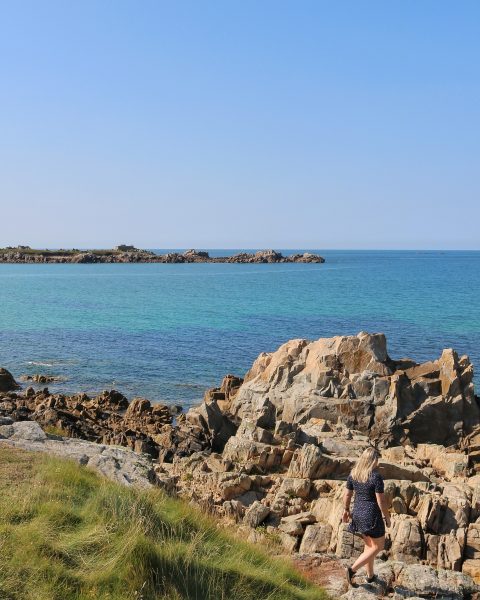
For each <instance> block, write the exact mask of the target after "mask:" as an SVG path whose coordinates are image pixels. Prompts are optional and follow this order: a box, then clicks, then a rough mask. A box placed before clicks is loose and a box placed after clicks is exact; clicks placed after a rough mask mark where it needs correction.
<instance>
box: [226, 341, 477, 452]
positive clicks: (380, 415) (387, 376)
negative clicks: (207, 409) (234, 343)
mask: <svg viewBox="0 0 480 600" xmlns="http://www.w3.org/2000/svg"><path fill="white" fill-rule="evenodd" d="M405 365H407V368H405ZM267 401H268V402H267ZM270 406H273V409H274V412H275V414H272V409H271V407H270ZM266 407H268V411H266V415H264V419H265V420H266V423H267V424H265V425H261V426H263V427H266V428H267V429H268V428H270V427H273V426H274V425H275V422H276V421H284V422H287V423H288V422H291V423H299V424H301V423H304V422H306V421H308V420H309V419H312V418H321V419H325V420H326V421H328V422H330V423H333V424H343V425H344V426H346V427H350V428H353V429H356V430H360V431H362V432H365V433H369V434H371V435H374V436H375V437H377V438H381V439H382V440H383V441H384V443H385V442H387V443H390V444H391V443H399V442H401V443H405V441H408V440H410V441H411V442H412V443H415V444H418V443H424V442H428V443H431V442H434V443H439V444H444V445H450V444H453V443H457V442H458V441H459V440H460V439H461V438H462V436H464V435H465V434H467V433H469V432H471V431H472V430H473V428H474V427H475V426H476V425H477V424H478V422H479V409H478V406H477V404H476V402H475V399H474V392H473V385H472V370H471V365H470V363H469V361H468V359H467V358H466V357H462V358H458V356H457V354H456V353H455V352H454V351H453V350H445V351H444V352H443V353H442V355H441V357H440V358H439V359H438V360H437V361H432V362H430V363H424V364H423V365H417V364H416V363H414V362H413V361H403V362H402V361H397V362H395V361H393V360H391V359H390V358H389V356H388V354H387V348H386V341H385V337H384V336H383V335H382V334H373V335H369V334H366V333H360V334H358V335H357V336H351V337H335V338H330V339H320V340H317V341H314V342H308V341H307V340H291V341H289V342H287V343H286V344H284V345H283V346H281V347H280V348H279V349H278V350H277V351H276V352H273V353H270V354H266V353H263V354H261V355H260V356H259V357H258V359H257V360H256V361H255V363H254V364H253V366H252V368H251V369H250V371H249V372H248V373H247V375H246V377H245V381H244V383H243V384H242V385H241V386H240V389H239V390H238V393H237V394H236V395H235V398H234V399H233V400H232V403H231V409H230V410H231V412H232V414H234V415H235V416H236V417H237V418H238V419H244V418H248V419H250V420H255V418H256V416H257V415H258V413H259V409H263V410H266ZM432 422H435V425H436V426H435V428H434V430H432V427H431V423H432Z"/></svg>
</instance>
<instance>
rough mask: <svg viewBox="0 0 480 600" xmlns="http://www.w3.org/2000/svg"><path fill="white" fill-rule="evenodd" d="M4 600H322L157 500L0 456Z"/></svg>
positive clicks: (84, 474) (28, 458) (32, 458)
mask: <svg viewBox="0 0 480 600" xmlns="http://www.w3.org/2000/svg"><path fill="white" fill-rule="evenodd" d="M0 553H1V558H0V599H2V600H4V599H5V600H6V599H9V600H10V599H11V600H26V599H28V600H57V599H58V600H74V599H75V600H87V599H90V600H92V599H94V600H107V599H109V600H127V599H128V600H132V599H136V600H153V599H167V598H168V599H169V600H180V599H188V600H210V599H211V600H214V599H215V600H250V599H251V600H254V599H255V600H263V599H265V600H266V599H271V600H273V599H275V600H325V598H326V596H325V595H324V594H323V593H322V592H321V591H320V590H319V589H318V588H314V587H313V586H312V585H310V584H308V583H305V582H304V581H303V580H302V579H301V578H300V577H299V576H298V575H297V574H296V573H295V572H294V571H293V570H292V569H290V568H289V567H288V566H287V565H286V564H284V563H282V562H280V561H276V560H274V559H271V558H269V557H268V556H267V555H266V554H264V553H263V552H262V551H261V550H259V549H257V548H254V547H252V546H250V545H247V544H243V543H240V542H238V541H237V540H235V539H233V538H231V537H230V536H228V535H227V534H225V533H223V532H221V531H219V530H218V528H217V527H216V526H215V524H214V523H213V521H211V520H210V519H209V518H206V517H204V516H203V515H201V514H200V513H199V512H197V511H196V510H194V509H192V508H190V507H188V506H186V505H185V504H183V503H182V502H179V501H176V500H172V499H169V498H166V497H165V496H164V495H163V494H162V493H161V492H160V491H157V490H153V491H151V492H141V491H138V490H132V489H127V488H123V487H120V486H118V485H116V484H113V483H110V482H107V481H105V480H103V479H101V478H99V477H98V476H96V475H95V474H94V473H93V472H90V471H88V470H86V469H84V468H81V467H79V466H77V465H76V464H74V463H70V462H67V461H61V460H53V459H50V458H46V457H44V456H43V455H40V454H30V453H24V452H20V451H14V450H9V449H0Z"/></svg>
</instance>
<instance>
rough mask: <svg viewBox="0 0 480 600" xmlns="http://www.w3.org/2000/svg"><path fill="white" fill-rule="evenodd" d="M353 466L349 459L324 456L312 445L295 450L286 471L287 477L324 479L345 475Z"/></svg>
mask: <svg viewBox="0 0 480 600" xmlns="http://www.w3.org/2000/svg"><path fill="white" fill-rule="evenodd" d="M353 464H354V461H353V460H352V459H350V458H345V457H336V456H330V455H328V454H324V453H323V452H322V450H321V449H320V448H319V447H318V446H315V445H313V444H305V445H304V446H303V447H302V448H300V449H299V450H297V452H296V453H295V454H294V456H293V458H292V462H291V463H290V467H289V469H288V477H293V478H300V479H325V478H331V479H333V478H335V477H343V476H345V475H347V474H348V473H349V472H350V471H351V469H352V466H353Z"/></svg>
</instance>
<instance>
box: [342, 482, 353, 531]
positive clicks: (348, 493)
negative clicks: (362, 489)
mask: <svg viewBox="0 0 480 600" xmlns="http://www.w3.org/2000/svg"><path fill="white" fill-rule="evenodd" d="M352 496H353V492H352V490H349V489H346V490H345V492H344V493H343V516H342V521H343V522H344V523H348V522H349V521H350V502H351V501H352Z"/></svg>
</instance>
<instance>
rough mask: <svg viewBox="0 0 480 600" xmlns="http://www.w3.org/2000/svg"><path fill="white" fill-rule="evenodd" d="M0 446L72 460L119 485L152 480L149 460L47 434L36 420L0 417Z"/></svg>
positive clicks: (148, 483)
mask: <svg viewBox="0 0 480 600" xmlns="http://www.w3.org/2000/svg"><path fill="white" fill-rule="evenodd" d="M2 446H10V447H14V448H21V449H22V450H28V451H32V452H46V453H48V454H51V455H54V456H59V457H61V458H66V459H70V460H74V461H75V462H78V463H80V464H81V465H85V466H88V467H89V468H92V469H95V470H96V471H98V472H99V473H100V474H101V475H104V476H105V477H108V479H111V480H112V481H116V482H117V483H121V484H122V485H127V486H131V485H134V486H136V487H141V488H148V487H150V486H151V485H152V483H154V482H155V478H156V476H155V471H154V469H153V465H152V462H151V459H150V458H149V457H148V456H146V455H142V454H138V453H137V452H133V451H132V450H127V449H126V448H115V447H113V446H107V445H103V444H95V443H92V442H87V441H85V440H79V439H72V438H63V437H60V436H56V435H47V434H46V433H45V432H44V431H43V429H42V428H41V427H40V425H39V424H38V423H34V422H31V421H21V422H13V421H11V420H10V419H5V418H1V419H0V449H1V447H2Z"/></svg>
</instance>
